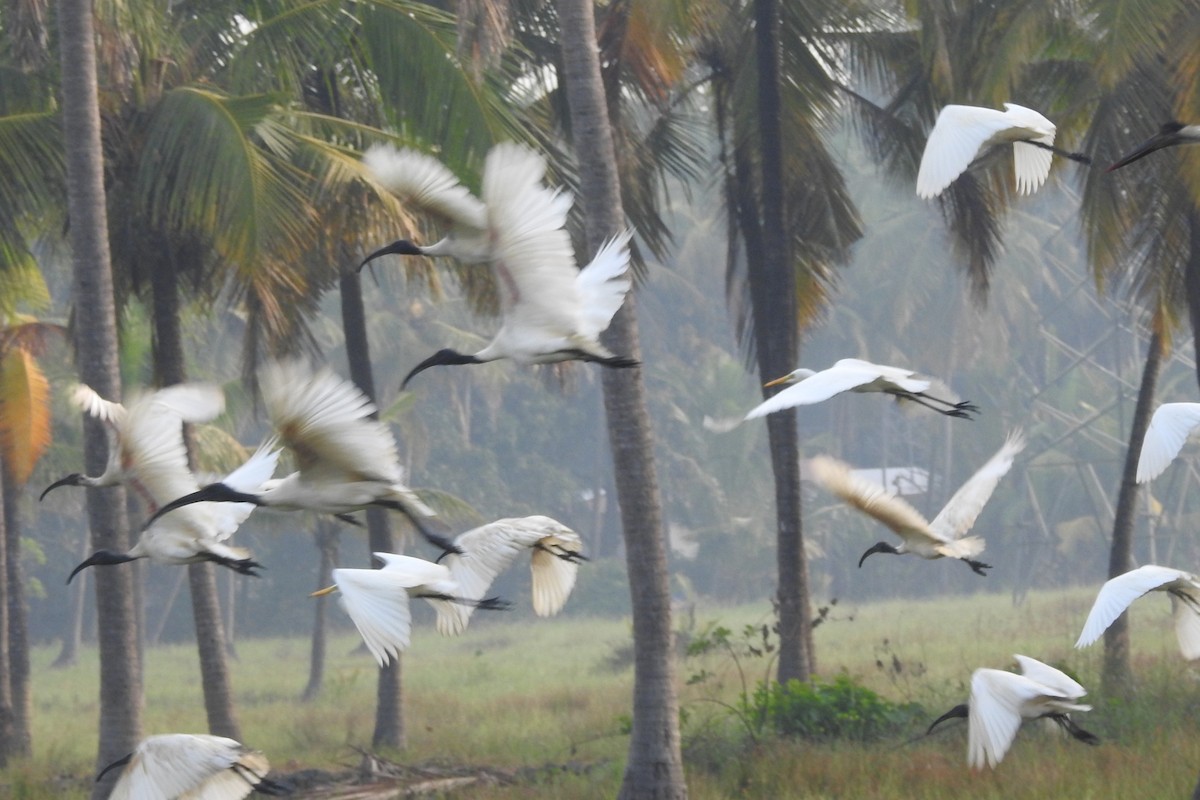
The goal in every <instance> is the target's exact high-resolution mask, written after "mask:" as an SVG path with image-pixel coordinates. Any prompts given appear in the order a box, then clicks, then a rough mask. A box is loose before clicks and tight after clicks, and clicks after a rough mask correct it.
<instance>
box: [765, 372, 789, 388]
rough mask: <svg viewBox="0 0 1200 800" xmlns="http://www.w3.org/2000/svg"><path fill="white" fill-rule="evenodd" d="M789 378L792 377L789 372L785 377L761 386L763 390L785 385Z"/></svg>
mask: <svg viewBox="0 0 1200 800" xmlns="http://www.w3.org/2000/svg"><path fill="white" fill-rule="evenodd" d="M791 377H792V373H790V372H789V373H788V374H787V375H784V376H783V377H782V378H776V379H775V380H773V381H767V382H766V383H764V384H763V388H764V389H765V388H767V387H768V386H778V385H779V384H781V383H787V382H788V380H789V379H791Z"/></svg>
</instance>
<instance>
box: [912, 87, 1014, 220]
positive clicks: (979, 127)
mask: <svg viewBox="0 0 1200 800" xmlns="http://www.w3.org/2000/svg"><path fill="white" fill-rule="evenodd" d="M1007 126H1008V121H1007V119H1006V118H1005V115H1004V112H1002V111H996V110H995V109H991V108H977V107H975V106H960V105H949V106H946V107H945V108H943V109H942V110H941V112H940V113H939V114H938V117H937V121H936V122H935V123H934V125H933V130H932V131H930V132H929V139H928V140H927V141H926V142H925V151H924V153H922V155H921V166H920V169H919V170H918V171H917V196H918V197H921V198H925V199H928V198H931V197H936V196H937V195H939V194H941V193H942V191H943V190H944V189H945V188H946V187H947V186H949V185H950V184H951V183H953V182H954V179H955V178H957V177H958V176H959V175H961V174H962V173H963V172H965V171H966V169H967V167H968V166H970V164H971V162H972V161H974V160H975V157H976V156H978V155H979V151H980V149H981V148H982V147H983V145H984V143H985V142H987V141H988V140H989V139H990V138H991V137H992V136H994V135H995V134H996V132H997V131H1000V130H1003V129H1004V128H1005V127H1007Z"/></svg>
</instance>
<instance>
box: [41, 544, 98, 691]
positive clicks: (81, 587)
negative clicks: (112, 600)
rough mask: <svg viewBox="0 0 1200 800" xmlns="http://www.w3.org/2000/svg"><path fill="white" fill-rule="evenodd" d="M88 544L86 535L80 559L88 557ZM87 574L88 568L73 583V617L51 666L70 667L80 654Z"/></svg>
mask: <svg viewBox="0 0 1200 800" xmlns="http://www.w3.org/2000/svg"><path fill="white" fill-rule="evenodd" d="M88 545H89V542H88V537H86V536H85V537H84V538H83V552H82V554H81V555H80V556H79V560H80V561H82V560H83V559H85V558H87V557H88V554H89V553H90V552H91V551H90V548H89V546H88ZM87 574H88V570H84V571H83V572H81V573H79V575H77V576H76V578H75V580H74V581H73V582H72V583H71V619H70V622H69V625H68V627H67V632H66V633H65V634H63V644H62V650H59V651H58V656H57V657H56V658H55V659H54V662H53V663H52V664H51V665H50V666H51V667H69V666H71V665H72V664H74V663H75V659H76V658H78V656H79V645H80V643H81V642H82V641H83V611H84V608H85V606H86V601H87V596H86V592H87V588H88V584H87Z"/></svg>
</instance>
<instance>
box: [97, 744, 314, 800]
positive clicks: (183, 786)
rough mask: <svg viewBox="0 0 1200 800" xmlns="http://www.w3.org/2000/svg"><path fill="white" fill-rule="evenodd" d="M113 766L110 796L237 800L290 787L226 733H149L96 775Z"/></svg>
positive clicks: (118, 798) (263, 760)
mask: <svg viewBox="0 0 1200 800" xmlns="http://www.w3.org/2000/svg"><path fill="white" fill-rule="evenodd" d="M117 767H123V769H122V770H121V776H120V777H119V778H118V779H117V782H116V784H115V785H114V786H113V790H112V794H110V795H109V796H108V800H151V798H153V799H154V800H173V799H174V798H193V799H194V800H241V798H243V797H245V796H247V795H248V794H250V793H251V792H257V793H259V794H265V795H271V796H275V797H278V796H281V795H285V794H289V793H290V792H291V790H290V789H289V788H288V787H286V786H283V785H282V784H279V783H276V782H274V781H272V780H269V779H268V778H267V773H268V772H269V771H270V769H271V765H270V764H269V763H267V757H266V756H264V755H263V754H262V753H260V752H259V751H257V750H251V749H250V748H248V747H246V746H245V745H243V744H241V743H240V742H237V741H235V740H233V739H227V738H225V737H224V736H210V735H208V734H203V733H168V734H162V735H159V736H150V737H148V738H146V739H143V740H142V741H141V742H140V743H139V744H138V746H137V749H136V750H134V751H133V752H132V753H130V754H129V755H127V756H125V757H124V758H121V759H118V760H116V761H114V762H113V763H111V764H109V765H108V766H107V767H105V768H104V769H102V770H101V771H100V774H99V775H97V776H96V780H97V781H99V780H100V779H101V778H102V777H104V775H105V774H107V773H108V772H109V771H111V770H113V769H116V768H117Z"/></svg>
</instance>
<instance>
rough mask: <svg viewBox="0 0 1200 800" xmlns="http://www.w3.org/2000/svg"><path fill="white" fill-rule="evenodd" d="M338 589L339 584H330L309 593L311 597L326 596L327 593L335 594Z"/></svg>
mask: <svg viewBox="0 0 1200 800" xmlns="http://www.w3.org/2000/svg"><path fill="white" fill-rule="evenodd" d="M336 591H337V586H329V587H326V588H324V589H318V590H317V591H315V592H313V593H312V594H310V595H309V597H324V596H325V595H327V594H333V593H334V592H336Z"/></svg>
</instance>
